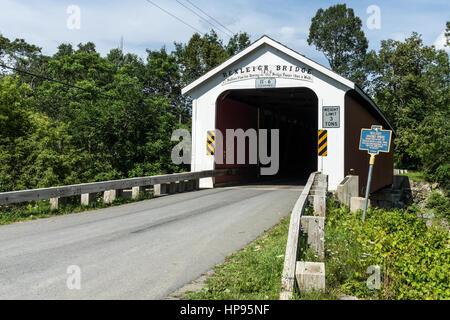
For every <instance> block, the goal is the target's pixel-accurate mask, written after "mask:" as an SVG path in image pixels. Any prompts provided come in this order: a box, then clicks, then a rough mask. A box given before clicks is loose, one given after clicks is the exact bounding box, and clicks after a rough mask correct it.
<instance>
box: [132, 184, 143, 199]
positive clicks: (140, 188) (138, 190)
mask: <svg viewBox="0 0 450 320" xmlns="http://www.w3.org/2000/svg"><path fill="white" fill-rule="evenodd" d="M144 190H145V188H144V187H143V186H137V187H133V188H132V189H131V199H137V198H138V197H139V195H140V194H141V193H143V192H144Z"/></svg>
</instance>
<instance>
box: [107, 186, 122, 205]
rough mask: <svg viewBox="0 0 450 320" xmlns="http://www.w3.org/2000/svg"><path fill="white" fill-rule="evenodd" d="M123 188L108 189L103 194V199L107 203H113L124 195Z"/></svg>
mask: <svg viewBox="0 0 450 320" xmlns="http://www.w3.org/2000/svg"><path fill="white" fill-rule="evenodd" d="M122 190H123V189H114V190H106V191H105V192H104V194H103V201H104V202H105V203H108V204H109V203H112V202H113V201H114V200H116V199H117V198H119V197H120V196H121V195H122Z"/></svg>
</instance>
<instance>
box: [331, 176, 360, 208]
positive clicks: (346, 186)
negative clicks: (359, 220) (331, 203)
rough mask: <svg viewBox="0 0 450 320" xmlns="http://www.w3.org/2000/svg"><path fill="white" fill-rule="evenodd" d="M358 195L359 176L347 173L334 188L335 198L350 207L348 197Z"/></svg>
mask: <svg viewBox="0 0 450 320" xmlns="http://www.w3.org/2000/svg"><path fill="white" fill-rule="evenodd" d="M358 196H359V177H358V176H353V175H348V176H346V177H345V178H344V180H342V182H341V183H340V184H339V185H338V186H337V188H336V197H337V199H338V200H339V201H340V202H342V203H344V204H345V205H347V206H349V207H350V199H351V198H352V197H358Z"/></svg>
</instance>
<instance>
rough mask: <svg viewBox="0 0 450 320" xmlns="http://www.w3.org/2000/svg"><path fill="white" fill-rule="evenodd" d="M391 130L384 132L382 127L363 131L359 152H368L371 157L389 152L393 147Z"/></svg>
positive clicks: (373, 127)
mask: <svg viewBox="0 0 450 320" xmlns="http://www.w3.org/2000/svg"><path fill="white" fill-rule="evenodd" d="M391 136H392V131H391V130H383V127H382V126H372V128H371V129H361V139H360V140H359V150H367V152H368V153H369V154H370V155H372V154H373V155H375V156H376V155H378V153H380V152H389V150H390V146H391Z"/></svg>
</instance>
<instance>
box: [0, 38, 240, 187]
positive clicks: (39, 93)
mask: <svg viewBox="0 0 450 320" xmlns="http://www.w3.org/2000/svg"><path fill="white" fill-rule="evenodd" d="M248 39H249V37H248V35H247V34H245V33H242V34H238V35H235V36H234V37H233V38H232V39H230V41H229V43H228V44H227V45H224V44H223V43H222V41H221V40H220V39H219V38H218V37H217V35H216V34H215V33H214V32H213V31H212V32H211V33H209V34H206V35H204V36H203V37H200V36H199V35H198V34H194V35H193V36H192V38H191V39H190V41H189V42H188V44H181V43H177V44H175V50H174V51H173V52H168V51H167V50H166V48H164V47H163V48H161V49H160V50H147V57H146V59H145V60H143V59H141V58H139V57H138V56H137V55H134V54H130V53H124V52H122V50H119V49H112V50H111V51H110V52H109V53H108V54H107V55H106V57H102V56H101V55H100V54H99V53H98V52H97V50H96V47H95V44H94V43H92V42H88V43H85V44H79V45H78V46H77V47H73V46H72V45H71V44H61V45H60V46H59V47H58V50H57V52H56V53H55V54H54V55H52V56H46V55H43V54H42V53H41V49H40V48H38V47H36V46H34V45H31V44H28V43H26V42H25V41H24V40H22V39H16V40H13V41H11V40H9V39H7V38H5V37H3V36H1V35H0V59H1V61H2V62H5V63H6V64H8V65H9V66H11V67H14V68H15V71H11V70H10V69H4V70H3V73H2V74H0V127H1V128H2V130H1V132H0V192H1V191H11V190H19V189H29V188H36V187H49V186H54V185H63V184H72V183H81V182H90V181H101V180H108V179H120V178H126V177H135V176H145V175H155V174H163V173H172V172H176V171H180V170H183V169H186V168H185V167H183V166H177V165H175V164H173V163H172V161H171V158H170V156H171V149H172V147H173V146H174V144H175V143H174V142H172V141H171V140H170V139H171V133H172V131H173V130H174V129H177V128H179V127H183V128H189V126H190V115H191V111H190V105H191V102H190V100H189V99H188V98H186V97H183V96H182V95H181V88H182V87H183V86H185V85H186V84H187V83H189V82H190V81H192V80H194V79H195V78H196V77H198V76H201V75H203V74H204V73H205V72H207V71H208V70H210V69H212V68H214V67H215V66H217V65H218V64H219V63H221V62H223V61H224V60H225V59H227V58H228V57H229V56H230V55H232V54H234V53H235V52H236V51H238V50H241V49H243V48H244V47H245V46H247V45H248V44H249V41H248ZM0 70H1V69H0ZM18 70H20V71H18ZM21 71H25V72H21ZM38 75H43V76H44V77H40V76H38Z"/></svg>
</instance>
